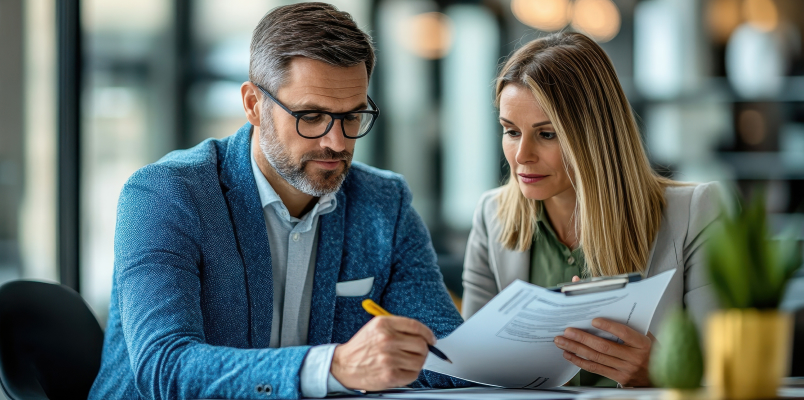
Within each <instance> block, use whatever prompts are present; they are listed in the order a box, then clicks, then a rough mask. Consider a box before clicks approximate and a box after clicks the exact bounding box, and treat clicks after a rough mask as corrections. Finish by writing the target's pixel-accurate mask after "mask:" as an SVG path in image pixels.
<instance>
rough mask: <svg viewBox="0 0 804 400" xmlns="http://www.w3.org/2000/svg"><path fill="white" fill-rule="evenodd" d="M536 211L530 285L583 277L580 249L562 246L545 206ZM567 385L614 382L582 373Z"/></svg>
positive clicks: (542, 284)
mask: <svg viewBox="0 0 804 400" xmlns="http://www.w3.org/2000/svg"><path fill="white" fill-rule="evenodd" d="M539 208H540V212H539V215H538V217H537V218H536V232H535V233H534V235H533V246H531V251H530V254H531V262H530V283H533V284H535V285H539V286H541V287H552V286H557V285H558V284H560V283H564V282H572V277H573V276H575V275H577V276H579V277H583V273H584V272H585V271H584V268H585V266H586V261H585V259H584V257H583V250H581V247H580V246H579V247H578V248H577V249H575V250H572V249H570V248H569V247H567V245H565V244H564V243H561V241H560V240H558V236H557V235H556V233H555V231H554V230H553V227H552V226H550V220H549V219H548V218H547V210H545V208H544V205H540V207H539ZM567 385H568V386H603V387H616V386H617V382H615V381H613V380H611V379H609V378H606V377H603V376H600V375H597V374H593V373H591V372H589V371H585V370H581V371H580V372H579V373H578V374H577V375H575V377H574V378H572V380H570V381H569V383H567Z"/></svg>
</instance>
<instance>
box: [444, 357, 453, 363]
mask: <svg viewBox="0 0 804 400" xmlns="http://www.w3.org/2000/svg"><path fill="white" fill-rule="evenodd" d="M444 361H446V362H448V363H450V364H452V360H450V359H449V358H448V359H446V360H444Z"/></svg>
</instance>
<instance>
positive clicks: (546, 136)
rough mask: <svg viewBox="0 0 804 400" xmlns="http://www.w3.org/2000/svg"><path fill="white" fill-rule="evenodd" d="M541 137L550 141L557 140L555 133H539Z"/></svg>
mask: <svg viewBox="0 0 804 400" xmlns="http://www.w3.org/2000/svg"><path fill="white" fill-rule="evenodd" d="M539 136H541V137H543V138H545V139H548V140H549V139H555V138H556V133H555V132H539Z"/></svg>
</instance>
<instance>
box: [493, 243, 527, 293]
mask: <svg viewBox="0 0 804 400" xmlns="http://www.w3.org/2000/svg"><path fill="white" fill-rule="evenodd" d="M495 250H497V252H492V255H494V256H496V257H495V259H494V261H492V262H491V266H492V268H496V271H494V272H496V273H495V274H494V275H495V276H496V277H497V287H498V289H499V290H500V291H502V290H503V289H505V288H506V287H508V285H510V284H512V283H513V282H514V281H515V280H517V279H521V280H523V281H525V282H528V281H529V279H530V251H512V250H508V249H506V248H504V247H503V246H502V244H501V243H498V245H497V246H495ZM495 253H496V254H495Z"/></svg>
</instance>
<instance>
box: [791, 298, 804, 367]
mask: <svg viewBox="0 0 804 400" xmlns="http://www.w3.org/2000/svg"><path fill="white" fill-rule="evenodd" d="M793 316H794V317H793V318H794V327H793V354H792V356H793V357H792V359H793V365H792V368H791V369H790V376H794V377H804V308H802V309H800V310H798V311H796V312H795V314H793Z"/></svg>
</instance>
